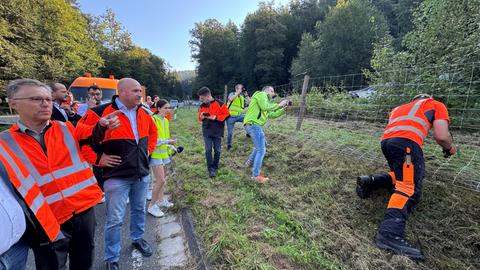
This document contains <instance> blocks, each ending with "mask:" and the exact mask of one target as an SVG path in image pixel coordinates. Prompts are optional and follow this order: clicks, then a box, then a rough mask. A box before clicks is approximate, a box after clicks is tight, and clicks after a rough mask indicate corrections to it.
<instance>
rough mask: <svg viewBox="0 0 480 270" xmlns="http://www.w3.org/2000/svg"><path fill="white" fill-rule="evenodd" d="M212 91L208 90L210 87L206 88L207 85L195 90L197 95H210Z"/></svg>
mask: <svg viewBox="0 0 480 270" xmlns="http://www.w3.org/2000/svg"><path fill="white" fill-rule="evenodd" d="M211 94H212V92H210V89H208V87H206V86H204V87H202V88H200V89H199V90H198V92H197V95H199V96H207V95H211Z"/></svg>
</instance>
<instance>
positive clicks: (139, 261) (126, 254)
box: [27, 204, 161, 270]
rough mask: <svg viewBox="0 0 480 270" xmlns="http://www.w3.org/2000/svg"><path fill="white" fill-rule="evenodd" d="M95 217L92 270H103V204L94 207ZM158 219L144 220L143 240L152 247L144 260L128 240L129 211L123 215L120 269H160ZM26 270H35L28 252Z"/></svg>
mask: <svg viewBox="0 0 480 270" xmlns="http://www.w3.org/2000/svg"><path fill="white" fill-rule="evenodd" d="M95 215H96V218H97V227H96V229H95V251H94V253H95V260H94V262H93V269H95V270H98V269H105V262H104V261H103V254H104V250H103V249H104V237H103V230H104V224H105V217H106V215H105V204H99V205H97V206H96V207H95ZM159 225H160V224H159V219H156V218H154V217H152V216H150V215H147V217H146V220H145V240H147V242H148V243H150V245H151V246H152V249H153V251H154V253H153V255H152V256H151V257H149V258H144V257H142V255H141V254H140V252H138V251H137V250H134V249H133V247H132V241H131V240H130V230H129V228H130V210H129V209H128V210H127V213H126V214H125V221H124V223H123V227H122V251H121V254H120V261H119V265H120V269H122V270H127V269H128V270H130V269H160V268H161V266H160V265H159V259H160V252H159V250H158V249H157V246H158V245H159V244H160V241H159V240H157V236H156V235H157V232H158V228H159ZM27 270H35V262H34V258H33V253H32V251H31V250H30V252H29V256H28V261H27Z"/></svg>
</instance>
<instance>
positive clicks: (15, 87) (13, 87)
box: [6, 79, 52, 99]
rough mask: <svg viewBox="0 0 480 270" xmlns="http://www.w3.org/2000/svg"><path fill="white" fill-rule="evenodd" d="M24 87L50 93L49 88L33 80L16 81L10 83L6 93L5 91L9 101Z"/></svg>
mask: <svg viewBox="0 0 480 270" xmlns="http://www.w3.org/2000/svg"><path fill="white" fill-rule="evenodd" d="M24 86H37V87H43V88H45V89H46V90H48V91H52V89H50V87H49V86H48V85H46V84H44V83H42V82H40V81H37V80H34V79H16V80H13V81H10V82H9V83H8V85H7V88H6V91H7V97H8V98H9V99H12V98H13V97H14V96H15V94H17V92H18V91H19V90H20V89H21V88H22V87H24Z"/></svg>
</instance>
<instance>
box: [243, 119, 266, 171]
mask: <svg viewBox="0 0 480 270" xmlns="http://www.w3.org/2000/svg"><path fill="white" fill-rule="evenodd" d="M245 130H246V131H247V133H248V135H250V137H251V138H252V142H253V151H252V153H251V154H250V157H249V158H248V159H249V160H250V161H251V162H253V176H259V175H260V170H261V169H262V163H263V158H264V157H265V153H266V152H267V148H266V140H265V133H263V129H262V127H261V126H258V125H246V126H245Z"/></svg>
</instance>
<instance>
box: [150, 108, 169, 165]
mask: <svg viewBox="0 0 480 270" xmlns="http://www.w3.org/2000/svg"><path fill="white" fill-rule="evenodd" d="M153 121H154V122H155V125H156V126H157V130H158V138H157V141H158V140H167V139H170V130H169V128H168V126H169V123H168V119H167V118H163V117H161V116H159V115H158V114H154V115H153ZM168 156H169V148H168V144H167V143H165V144H161V145H157V146H156V147H155V150H154V151H153V153H152V158H160V159H166V158H168Z"/></svg>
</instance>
